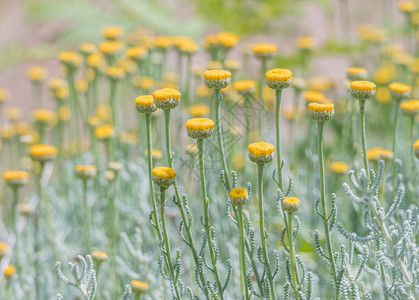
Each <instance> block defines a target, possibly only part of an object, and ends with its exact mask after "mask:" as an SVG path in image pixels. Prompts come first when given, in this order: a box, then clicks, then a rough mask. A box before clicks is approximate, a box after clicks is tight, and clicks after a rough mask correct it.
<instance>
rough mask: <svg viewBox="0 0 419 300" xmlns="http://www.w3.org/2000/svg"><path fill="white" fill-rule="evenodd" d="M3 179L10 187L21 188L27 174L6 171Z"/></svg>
mask: <svg viewBox="0 0 419 300" xmlns="http://www.w3.org/2000/svg"><path fill="white" fill-rule="evenodd" d="M3 178H4V180H5V181H6V182H7V183H8V184H10V185H11V186H21V185H23V184H25V183H26V182H27V181H28V178H29V173H28V172H25V171H18V170H7V171H4V173H3ZM0 251H1V250H0Z"/></svg>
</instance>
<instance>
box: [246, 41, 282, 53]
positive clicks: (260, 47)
mask: <svg viewBox="0 0 419 300" xmlns="http://www.w3.org/2000/svg"><path fill="white" fill-rule="evenodd" d="M252 51H253V53H254V54H255V55H256V56H267V55H272V54H274V53H276V52H277V51H278V47H277V46H276V45H275V44H272V43H256V44H254V45H253V46H252Z"/></svg>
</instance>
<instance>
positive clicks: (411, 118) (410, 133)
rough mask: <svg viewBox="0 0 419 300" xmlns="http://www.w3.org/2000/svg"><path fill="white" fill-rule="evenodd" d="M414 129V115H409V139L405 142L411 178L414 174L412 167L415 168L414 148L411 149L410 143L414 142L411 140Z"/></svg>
mask: <svg viewBox="0 0 419 300" xmlns="http://www.w3.org/2000/svg"><path fill="white" fill-rule="evenodd" d="M414 129H415V117H414V116H411V117H410V128H409V141H408V143H407V145H408V146H409V149H410V153H409V154H410V165H411V173H412V175H411V176H412V178H413V175H414V169H415V154H414V149H413V146H412V144H413V143H414V140H413V132H414Z"/></svg>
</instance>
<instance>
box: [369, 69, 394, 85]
mask: <svg viewBox="0 0 419 300" xmlns="http://www.w3.org/2000/svg"><path fill="white" fill-rule="evenodd" d="M395 74H396V70H395V68H394V67H393V66H389V65H386V66H382V67H379V68H378V69H377V70H375V72H374V75H373V79H374V81H375V82H377V84H387V83H389V82H390V81H391V80H392V79H393V78H394V76H395Z"/></svg>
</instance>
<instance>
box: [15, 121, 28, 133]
mask: <svg viewBox="0 0 419 300" xmlns="http://www.w3.org/2000/svg"><path fill="white" fill-rule="evenodd" d="M14 126H15V133H16V134H17V135H22V134H24V133H25V132H27V131H28V130H31V128H32V127H31V125H30V124H28V123H25V122H15V123H14Z"/></svg>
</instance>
